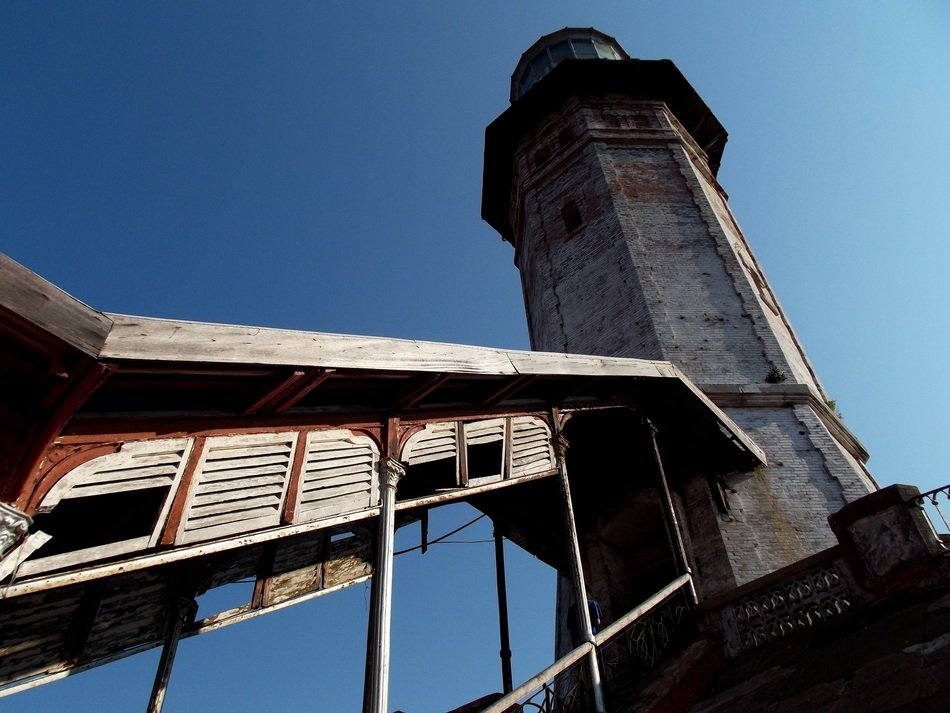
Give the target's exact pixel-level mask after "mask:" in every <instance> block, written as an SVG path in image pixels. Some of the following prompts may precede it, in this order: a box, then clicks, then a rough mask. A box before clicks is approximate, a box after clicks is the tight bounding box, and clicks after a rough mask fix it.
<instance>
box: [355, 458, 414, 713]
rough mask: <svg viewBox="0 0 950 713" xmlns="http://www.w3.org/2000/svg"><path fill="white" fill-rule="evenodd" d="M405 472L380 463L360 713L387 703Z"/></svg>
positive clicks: (372, 712)
mask: <svg viewBox="0 0 950 713" xmlns="http://www.w3.org/2000/svg"><path fill="white" fill-rule="evenodd" d="M405 474H406V469H405V468H404V467H403V466H402V464H401V463H399V462H398V461H396V460H393V459H392V458H387V459H386V460H385V461H383V472H382V474H381V478H380V509H379V533H378V540H377V547H376V569H375V571H374V572H373V596H372V605H373V607H372V611H371V612H370V617H371V621H370V630H369V642H368V643H369V645H368V646H367V649H366V657H367V667H366V668H367V684H366V686H365V689H364V691H365V692H364V696H363V713H386V707H387V704H388V702H389V701H388V699H389V644H390V628H391V623H392V594H393V541H394V539H395V524H396V486H397V485H398V484H399V480H400V479H401V478H402V477H403V476H404V475H405Z"/></svg>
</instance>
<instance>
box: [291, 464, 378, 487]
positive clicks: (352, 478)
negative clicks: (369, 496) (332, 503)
mask: <svg viewBox="0 0 950 713" xmlns="http://www.w3.org/2000/svg"><path fill="white" fill-rule="evenodd" d="M371 478H372V471H371V470H369V469H368V468H367V469H363V470H359V471H353V472H352V473H337V474H335V475H332V476H326V477H323V475H322V474H321V477H319V478H310V479H308V480H307V483H306V485H305V486H304V487H301V492H305V493H306V492H310V491H311V490H314V489H316V488H333V487H336V486H337V485H350V484H352V483H363V484H365V485H366V486H367V487H369V484H370V480H371Z"/></svg>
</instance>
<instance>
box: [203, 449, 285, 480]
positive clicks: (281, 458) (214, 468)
mask: <svg viewBox="0 0 950 713" xmlns="http://www.w3.org/2000/svg"><path fill="white" fill-rule="evenodd" d="M213 455H214V454H212V455H209V456H208V458H207V459H206V460H205V464H204V467H203V468H202V469H201V473H202V479H204V475H205V474H206V473H207V474H210V473H218V472H221V471H226V470H234V471H238V470H242V471H243V470H248V469H251V468H255V466H268V467H265V468H261V471H262V472H263V471H268V472H269V471H270V468H271V467H280V468H283V469H285V470H286V468H287V463H288V461H289V460H290V459H289V458H288V456H289V455H290V449H289V448H288V449H287V450H286V451H285V452H283V453H275V454H273V455H262V456H244V457H236V456H232V455H228V457H227V458H214V457H213Z"/></svg>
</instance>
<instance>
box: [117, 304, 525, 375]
mask: <svg viewBox="0 0 950 713" xmlns="http://www.w3.org/2000/svg"><path fill="white" fill-rule="evenodd" d="M107 316H108V317H109V318H111V319H112V320H113V327H112V330H111V331H110V332H109V335H108V337H107V338H106V341H105V344H104V345H103V348H102V350H101V354H102V355H103V356H104V357H108V358H121V359H149V360H153V359H154V360H160V361H201V362H211V363H235V364H273V365H286V366H300V367H307V366H312V367H324V368H360V369H385V370H388V371H431V372H438V371H447V372H455V373H499V374H511V373H514V371H515V370H514V368H513V367H512V365H511V361H510V360H509V358H508V356H507V354H506V352H504V351H501V350H498V349H487V348H482V347H464V346H457V345H453V344H438V343H434V342H420V341H412V340H404V339H384V338H379V337H360V336H352V335H342V334H321V333H318V332H298V331H291V330H280V329H263V328H258V327H240V326H232V325H220V324H202V323H197V322H183V321H174V320H162V319H149V318H145V317H123V316H120V315H107Z"/></svg>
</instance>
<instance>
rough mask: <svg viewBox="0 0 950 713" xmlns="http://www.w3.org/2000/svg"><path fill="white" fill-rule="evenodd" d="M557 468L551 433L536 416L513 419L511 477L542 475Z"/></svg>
mask: <svg viewBox="0 0 950 713" xmlns="http://www.w3.org/2000/svg"><path fill="white" fill-rule="evenodd" d="M555 467H556V462H555V460H554V448H553V447H552V446H551V431H550V430H549V429H548V425H547V424H546V423H545V422H544V421H542V420H541V419H540V418H538V417H536V416H517V417H515V418H512V419H511V475H512V476H518V475H528V474H529V473H540V472H543V471H545V470H551V469H553V468H555Z"/></svg>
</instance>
